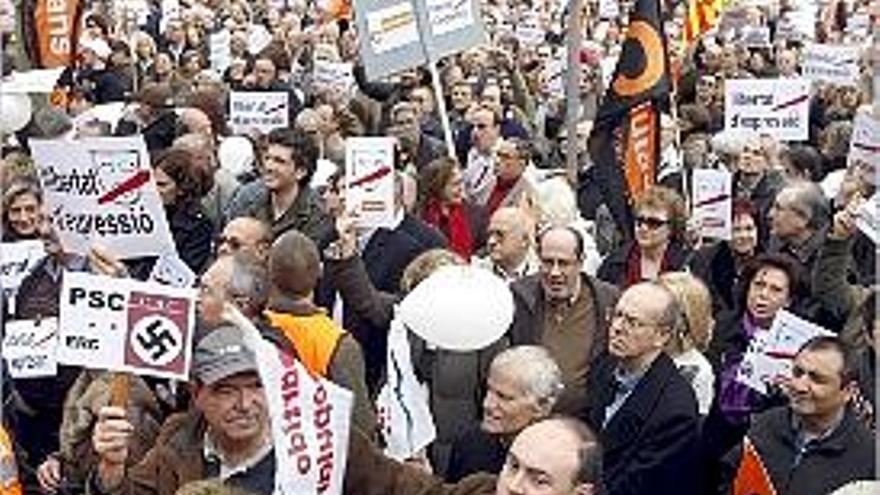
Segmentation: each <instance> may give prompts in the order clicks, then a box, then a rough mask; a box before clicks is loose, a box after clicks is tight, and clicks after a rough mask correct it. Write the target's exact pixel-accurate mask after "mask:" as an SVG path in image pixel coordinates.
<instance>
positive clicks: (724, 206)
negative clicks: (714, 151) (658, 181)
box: [692, 168, 733, 240]
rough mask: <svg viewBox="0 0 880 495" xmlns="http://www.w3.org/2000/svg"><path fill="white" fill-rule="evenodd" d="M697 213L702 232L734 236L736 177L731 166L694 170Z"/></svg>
mask: <svg viewBox="0 0 880 495" xmlns="http://www.w3.org/2000/svg"><path fill="white" fill-rule="evenodd" d="M692 180H693V187H692V191H693V215H694V218H696V219H697V220H698V221H699V224H700V234H701V235H702V236H703V237H710V238H713V239H723V240H730V238H731V236H732V235H733V225H732V215H733V206H732V205H733V195H732V192H733V179H732V174H731V173H730V172H728V171H727V170H715V169H707V168H697V169H694V171H693V178H692Z"/></svg>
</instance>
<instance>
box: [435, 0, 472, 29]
mask: <svg viewBox="0 0 880 495" xmlns="http://www.w3.org/2000/svg"><path fill="white" fill-rule="evenodd" d="M425 5H426V6H427V8H428V24H429V25H430V29H431V33H432V34H433V35H434V36H442V35H444V34H446V33H451V32H453V31H458V30H459V29H462V28H466V27H468V26H470V25H471V24H473V23H474V12H473V3H471V1H470V0H426V2H425Z"/></svg>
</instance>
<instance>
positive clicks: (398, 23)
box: [367, 2, 419, 54]
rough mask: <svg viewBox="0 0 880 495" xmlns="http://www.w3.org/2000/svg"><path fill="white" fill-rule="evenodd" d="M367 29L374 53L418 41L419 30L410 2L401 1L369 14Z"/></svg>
mask: <svg viewBox="0 0 880 495" xmlns="http://www.w3.org/2000/svg"><path fill="white" fill-rule="evenodd" d="M367 31H368V35H369V37H370V46H371V47H372V49H373V52H374V53H377V54H378V53H384V52H388V51H391V50H394V49H395V48H400V47H402V46H405V45H408V44H410V43H414V42H417V41H418V40H419V30H418V26H417V25H416V17H415V13H414V12H413V7H412V4H411V3H410V2H401V3H398V4H395V5H391V6H389V7H385V8H384V9H379V10H377V11H375V12H370V13H368V14H367Z"/></svg>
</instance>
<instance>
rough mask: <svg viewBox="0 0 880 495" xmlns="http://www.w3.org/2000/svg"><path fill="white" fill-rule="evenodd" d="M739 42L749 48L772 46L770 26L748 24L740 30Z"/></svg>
mask: <svg viewBox="0 0 880 495" xmlns="http://www.w3.org/2000/svg"><path fill="white" fill-rule="evenodd" d="M739 42H740V43H743V44H744V45H745V46H747V47H749V48H764V47H768V46H770V28H768V27H763V26H758V27H756V26H746V27H743V28H742V30H741V31H740V35H739Z"/></svg>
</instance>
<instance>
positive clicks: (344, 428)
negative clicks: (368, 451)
mask: <svg viewBox="0 0 880 495" xmlns="http://www.w3.org/2000/svg"><path fill="white" fill-rule="evenodd" d="M233 311H234V316H233V321H235V324H236V325H237V326H238V327H239V328H240V329H241V330H242V331H243V332H244V337H245V342H246V343H247V345H248V347H250V348H251V349H252V350H253V351H254V355H255V357H256V361H257V368H258V372H259V374H260V379H261V381H262V382H263V390H265V391H266V399H267V403H268V404H267V405H268V409H269V416H270V422H271V427H272V439H273V442H274V446H275V453H276V463H277V467H276V472H275V486H276V493H278V494H281V495H296V494H300V493H311V494H319V495H339V494H341V493H342V482H343V477H344V475H345V465H346V460H347V457H348V432H349V423H350V421H351V419H350V418H351V410H352V406H353V403H354V395H353V394H352V393H351V392H350V391H348V390H346V389H344V388H342V387H340V386H338V385H336V384H334V383H332V382H330V381H328V380H326V379H324V378H321V377H312V376H311V375H310V374H309V372H308V370H306V368H305V367H304V366H303V365H302V364H301V363H300V362H299V361H297V360H296V359H294V358H293V357H292V356H290V355H289V354H287V353H285V352H283V351H281V350H280V349H278V348H277V347H275V346H274V345H273V344H271V343H270V342H268V341H266V340H264V339H263V338H262V337H261V336H260V335H259V332H258V331H257V330H256V328H254V327H253V324H251V323H250V322H249V321H248V320H247V319H245V318H244V316H242V315H241V314H240V313H238V312H237V310H233Z"/></svg>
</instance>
